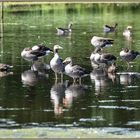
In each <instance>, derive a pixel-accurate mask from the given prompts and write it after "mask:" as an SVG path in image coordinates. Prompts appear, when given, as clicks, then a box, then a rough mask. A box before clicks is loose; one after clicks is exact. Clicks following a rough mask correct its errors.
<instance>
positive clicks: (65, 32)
mask: <svg viewBox="0 0 140 140" xmlns="http://www.w3.org/2000/svg"><path fill="white" fill-rule="evenodd" d="M71 27H72V23H70V24H69V25H68V28H61V27H60V28H56V30H57V35H68V34H70V33H71V32H72V29H71Z"/></svg>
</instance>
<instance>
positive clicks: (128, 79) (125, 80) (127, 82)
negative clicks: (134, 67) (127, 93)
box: [117, 72, 140, 86]
mask: <svg viewBox="0 0 140 140" xmlns="http://www.w3.org/2000/svg"><path fill="white" fill-rule="evenodd" d="M117 74H118V75H119V77H120V84H121V85H124V86H131V85H134V84H135V83H136V81H137V79H138V78H140V73H137V72H120V73H117Z"/></svg>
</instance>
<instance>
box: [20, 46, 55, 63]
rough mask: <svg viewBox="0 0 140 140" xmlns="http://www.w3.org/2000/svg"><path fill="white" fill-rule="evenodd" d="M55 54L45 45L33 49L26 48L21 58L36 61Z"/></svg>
mask: <svg viewBox="0 0 140 140" xmlns="http://www.w3.org/2000/svg"><path fill="white" fill-rule="evenodd" d="M50 52H53V51H52V50H51V49H50V48H48V47H46V46H44V45H35V46H33V47H27V48H24V49H23V51H22V52H21V57H22V58H24V59H25V60H27V61H36V60H38V59H39V58H41V57H43V56H46V55H48V54H49V53H50Z"/></svg>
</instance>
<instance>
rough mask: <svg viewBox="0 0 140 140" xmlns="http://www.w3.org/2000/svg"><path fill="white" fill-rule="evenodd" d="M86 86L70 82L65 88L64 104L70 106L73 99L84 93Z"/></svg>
mask: <svg viewBox="0 0 140 140" xmlns="http://www.w3.org/2000/svg"><path fill="white" fill-rule="evenodd" d="M85 90H86V86H85V85H83V84H78V83H76V84H71V85H70V86H69V87H67V89H66V90H65V100H64V106H65V107H66V108H70V107H71V106H72V104H73V101H74V100H75V99H77V98H78V97H81V96H82V95H85V93H86V92H85Z"/></svg>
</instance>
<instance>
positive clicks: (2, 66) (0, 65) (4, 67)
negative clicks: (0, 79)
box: [0, 63, 13, 72]
mask: <svg viewBox="0 0 140 140" xmlns="http://www.w3.org/2000/svg"><path fill="white" fill-rule="evenodd" d="M11 68H13V66H11V65H9V64H4V63H0V72H3V71H9V70H10V69H11Z"/></svg>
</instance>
